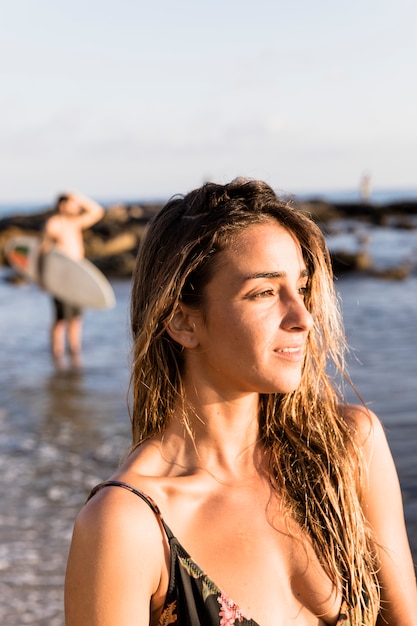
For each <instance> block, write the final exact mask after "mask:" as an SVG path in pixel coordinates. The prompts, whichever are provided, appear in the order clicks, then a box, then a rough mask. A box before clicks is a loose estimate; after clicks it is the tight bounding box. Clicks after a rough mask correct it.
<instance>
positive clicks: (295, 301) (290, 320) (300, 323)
mask: <svg viewBox="0 0 417 626" xmlns="http://www.w3.org/2000/svg"><path fill="white" fill-rule="evenodd" d="M313 323H314V322H313V316H312V315H311V313H310V312H309V311H308V310H307V309H306V306H305V304H304V300H303V299H302V298H301V297H300V295H298V294H297V296H295V297H293V298H291V299H290V300H289V301H288V309H287V312H286V314H285V316H284V319H283V326H284V327H285V328H287V329H288V330H299V331H304V332H306V331H310V330H311V329H312V328H313Z"/></svg>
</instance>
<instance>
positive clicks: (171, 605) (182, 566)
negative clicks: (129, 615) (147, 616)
mask: <svg viewBox="0 0 417 626" xmlns="http://www.w3.org/2000/svg"><path fill="white" fill-rule="evenodd" d="M109 486H116V487H123V488H124V489H127V490H128V491H131V492H132V493H134V494H136V495H137V496H139V498H141V499H142V500H144V501H145V502H146V503H147V504H148V505H149V506H150V508H151V509H152V511H153V512H154V513H155V515H156V516H157V517H158V518H159V520H160V522H161V524H162V526H163V528H164V530H165V533H166V535H167V538H168V542H169V546H170V551H171V552H170V569H171V571H170V581H169V587H168V592H167V596H166V598H165V604H164V608H163V611H162V614H161V617H160V619H159V622H158V626H168V625H169V624H175V625H176V626H199V625H201V626H238V625H240V626H259V625H258V624H257V622H255V621H254V620H253V619H251V618H250V617H249V616H248V615H246V614H245V613H244V612H243V611H242V610H241V609H240V608H239V607H238V605H237V604H236V603H235V602H234V601H233V600H232V599H231V598H229V597H228V596H227V595H226V594H225V593H224V592H223V591H222V590H221V589H220V588H219V587H218V586H217V585H216V583H215V582H213V580H211V578H209V577H208V576H207V574H205V573H204V571H203V570H202V569H201V568H200V567H199V566H198V565H197V563H196V562H195V561H194V560H193V559H192V558H191V557H190V555H189V554H188V552H186V550H184V548H183V547H182V545H181V544H180V543H179V541H178V540H177V539H176V537H175V536H174V534H173V533H172V531H171V530H170V529H169V528H168V526H167V525H166V524H165V522H164V520H163V518H162V515H161V512H160V510H159V508H158V506H157V505H156V504H155V502H154V501H153V500H152V498H150V497H149V496H147V495H146V494H144V493H143V492H141V491H138V490H137V489H134V488H133V487H131V486H130V485H128V484H127V483H123V482H120V481H117V480H108V481H106V482H103V483H100V484H99V485H97V486H96V487H94V489H93V490H92V491H91V492H90V495H89V496H88V500H89V499H90V498H91V497H92V496H93V495H94V494H95V493H97V491H99V490H100V489H102V488H103V487H109ZM336 626H351V622H350V618H349V611H348V607H347V605H346V603H345V602H343V603H342V608H341V611H340V614H339V618H338V621H337V624H336Z"/></svg>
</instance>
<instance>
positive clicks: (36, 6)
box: [0, 0, 417, 203]
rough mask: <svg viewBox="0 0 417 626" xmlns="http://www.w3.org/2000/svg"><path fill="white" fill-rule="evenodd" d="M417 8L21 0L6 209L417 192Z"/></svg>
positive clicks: (5, 11)
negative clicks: (241, 185)
mask: <svg viewBox="0 0 417 626" xmlns="http://www.w3.org/2000/svg"><path fill="white" fill-rule="evenodd" d="M416 24H417V3H416V2H415V0H396V1H395V2H393V1H392V0H350V1H349V2H335V1H334V0H333V1H332V0H210V1H206V0H175V1H174V0H146V1H142V0H114V1H110V0H71V1H70V2H69V1H66V2H63V1H62V0H13V1H10V2H7V3H3V7H2V10H1V15H0V171H1V178H0V181H1V182H0V203H4V202H10V201H34V202H35V201H45V200H49V199H50V198H54V197H55V195H56V193H58V192H61V191H63V190H71V189H74V190H78V191H80V192H83V193H86V194H89V195H92V196H93V197H96V198H99V199H102V200H104V199H106V198H109V199H110V198H111V199H146V198H158V199H164V198H167V197H169V196H170V195H172V194H174V193H184V192H187V191H189V190H190V189H192V188H194V187H196V186H199V185H200V184H201V183H202V182H204V181H205V180H208V179H210V180H214V181H216V182H227V181H229V180H230V179H231V178H234V177H235V176H238V175H244V176H252V177H257V178H262V179H264V180H266V181H267V182H269V183H270V184H271V185H272V186H274V187H275V188H276V189H281V190H284V191H286V192H290V193H300V192H303V191H315V190H318V191H320V190H344V189H352V188H353V189H355V188H357V187H358V185H359V180H360V178H361V176H362V174H363V173H364V172H370V174H371V177H372V184H373V187H374V188H398V187H399V188H401V187H417V37H416V34H415V33H416Z"/></svg>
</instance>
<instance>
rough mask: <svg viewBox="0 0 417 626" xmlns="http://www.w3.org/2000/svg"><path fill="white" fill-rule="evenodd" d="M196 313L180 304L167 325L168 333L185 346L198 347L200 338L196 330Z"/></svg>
mask: <svg viewBox="0 0 417 626" xmlns="http://www.w3.org/2000/svg"><path fill="white" fill-rule="evenodd" d="M196 317H197V316H196V313H195V312H194V311H191V310H190V309H188V307H186V306H185V305H183V304H178V306H177V309H176V310H175V313H174V315H173V316H172V318H171V320H170V322H168V324H167V325H166V331H167V333H168V335H169V336H170V337H171V339H173V340H174V341H176V342H177V343H179V344H180V345H181V346H183V347H184V348H196V347H197V346H198V344H199V340H198V337H197V332H196V323H195V321H194V320H195V318H196Z"/></svg>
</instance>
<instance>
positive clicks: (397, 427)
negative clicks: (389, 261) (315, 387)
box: [0, 280, 417, 626]
mask: <svg viewBox="0 0 417 626" xmlns="http://www.w3.org/2000/svg"><path fill="white" fill-rule="evenodd" d="M416 284H417V280H413V281H412V284H408V285H404V293H406V294H408V293H411V292H412V293H414V294H415V288H416ZM340 287H341V290H342V291H343V294H342V295H343V298H344V300H345V301H346V307H347V310H346V316H347V321H348V330H349V334H350V335H351V339H352V340H353V342H357V345H360V346H363V345H364V344H365V343H366V342H368V344H370V345H369V346H368V347H367V348H366V350H364V351H363V352H362V353H360V356H361V359H362V362H364V361H365V363H367V360H370V359H371V355H372V354H375V353H378V354H379V357H378V359H376V360H375V363H371V362H369V363H367V365H368V370H369V373H368V374H367V375H365V374H361V376H360V377H359V378H360V380H359V385H358V386H359V388H360V390H361V391H362V392H363V393H364V395H365V397H366V398H369V399H370V400H373V399H374V396H375V403H374V405H371V406H372V408H374V409H375V410H376V412H377V413H379V414H381V417H382V418H383V421H384V423H385V424H386V428H387V434H388V437H389V440H390V443H391V446H392V451H393V454H394V457H395V459H396V463H397V468H398V472H399V477H400V481H401V486H402V491H403V497H404V505H405V515H406V520H407V526H408V531H409V538H410V543H411V546H412V550H413V554H414V558H415V560H417V463H416V447H417V416H416V414H415V406H416V403H415V401H414V400H415V397H414V396H415V391H414V389H415V387H414V382H412V381H413V380H414V376H415V367H414V369H413V367H412V366H413V364H414V365H415V346H413V345H412V344H411V343H410V341H411V342H414V343H415V338H416V333H415V326H416V321H415V320H416V318H415V317H410V311H409V310H408V309H407V306H408V305H407V302H408V299H406V300H404V301H403V302H398V299H399V298H400V295H399V293H400V291H399V288H398V287H395V286H392V285H391V286H390V285H389V284H388V283H381V285H380V286H377V287H373V286H372V285H371V284H366V283H362V284H361V285H358V284H355V283H354V282H352V283H351V284H349V282H346V283H344V284H343V285H341V286H340ZM11 289H12V287H11V286H6V285H4V284H3V285H0V323H1V324H2V328H3V329H6V332H5V333H4V338H3V350H2V352H1V354H0V365H1V368H2V372H3V376H2V382H1V387H0V472H1V476H2V484H3V493H2V505H1V510H0V617H1V619H0V622H1V624H5V625H7V626H22V625H24V624H33V625H37V626H62V625H63V624H64V618H63V580H64V572H65V564H66V559H67V552H68V547H69V542H70V537H71V531H72V525H73V520H74V517H75V515H76V513H77V511H78V510H79V509H80V507H81V506H82V504H83V502H84V500H85V497H86V495H87V493H88V490H89V488H90V487H92V486H93V485H94V484H96V483H98V482H99V481H100V480H103V479H105V478H107V476H108V475H109V474H110V473H111V472H112V470H113V469H114V468H115V466H116V465H117V463H118V462H119V459H120V458H121V456H122V455H123V453H124V451H125V450H126V448H127V446H128V444H129V437H130V432H129V419H128V416H127V410H126V388H127V380H128V339H127V337H128V333H127V312H126V311H127V301H128V291H129V285H128V283H120V284H117V285H115V290H116V296H117V298H118V305H117V307H116V309H114V310H113V311H108V312H91V313H90V312H89V313H87V314H86V318H85V323H84V327H85V331H84V351H85V356H84V363H83V366H82V368H81V369H80V370H79V371H77V370H74V371H72V370H70V369H69V370H67V371H62V372H59V371H56V370H55V369H54V367H53V364H52V363H51V360H50V357H49V354H48V346H47V320H48V318H49V315H50V310H49V301H48V299H47V298H46V297H45V295H44V294H39V293H36V292H35V291H34V288H22V289H16V288H15V290H14V291H10V290H11ZM372 289H374V290H377V289H380V290H381V293H382V294H383V296H381V298H383V299H384V301H385V300H389V302H388V303H387V305H386V312H385V313H384V312H382V313H381V310H379V317H378V318H372V316H371V315H369V310H368V309H367V311H366V314H364V313H363V311H362V309H361V310H359V311H358V308H357V306H356V304H355V306H353V305H351V304H349V303H351V302H359V301H361V302H362V301H364V299H365V298H367V299H368V300H366V302H367V303H368V302H369V303H370V304H369V306H374V303H375V298H376V295H375V294H376V292H375V293H373V292H372ZM370 290H371V291H370ZM387 292H388V293H387ZM401 293H402V292H401ZM5 296H7V297H5ZM405 297H406V296H404V298H405ZM407 298H408V296H407ZM394 304H395V306H396V307H398V308H401V310H402V311H403V315H404V320H400V322H399V323H397V324H395V327H396V329H397V330H395V329H394V328H393V326H394V325H393V317H392V315H393V313H392V311H391V309H390V307H392V306H394ZM367 306H368V304H367ZM378 306H379V305H378ZM412 306H414V304H412ZM404 311H405V312H407V311H408V312H407V316H406V315H405V313H404ZM414 312H415V306H414V309H413V315H414ZM381 315H382V317H381ZM384 315H385V317H384ZM358 316H359V317H360V320H361V322H360V324H359V323H358V324H357V323H356V320H357V317H358ZM409 318H410V319H409ZM408 319H409V322H407V321H406V320H408ZM407 323H408V324H409V326H408V327H407ZM3 332H4V331H3ZM372 333H374V335H373V334H372ZM378 333H382V334H384V333H385V335H384V336H385V337H386V338H385V343H384V344H382V342H381V341H380V338H379V334H378ZM396 333H397V334H396ZM400 333H403V334H400ZM403 335H404V336H403ZM387 337H391V340H392V344H390V343H389V341H388V339H387ZM23 348H24V349H23ZM407 350H408V351H407ZM384 351H385V352H384ZM386 354H387V355H391V356H386ZM392 355H394V356H392ZM395 355H396V356H397V358H398V361H397V362H394V361H393V359H394V358H395ZM407 359H408V360H407ZM383 366H385V369H384V368H383ZM355 367H359V366H358V365H355ZM401 367H403V368H404V371H402V370H401ZM355 371H356V370H355ZM360 371H362V370H360ZM372 372H373V373H374V372H376V374H373V375H375V376H376V378H375V379H374V378H372V376H371V373H372ZM407 372H408V379H407V377H406V376H407ZM396 375H397V378H396V377H395V376H396ZM384 377H385V378H384ZM375 385H377V387H376V391H375V389H374V388H375ZM386 387H389V391H388V392H387V393H386V395H384V390H385V388H386ZM390 402H391V404H390ZM387 505H388V506H389V503H387Z"/></svg>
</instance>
